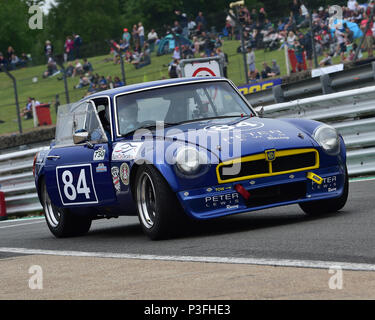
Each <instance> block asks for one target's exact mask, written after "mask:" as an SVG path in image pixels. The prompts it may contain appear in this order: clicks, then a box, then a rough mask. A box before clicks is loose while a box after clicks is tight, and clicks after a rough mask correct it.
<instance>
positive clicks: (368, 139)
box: [256, 86, 375, 176]
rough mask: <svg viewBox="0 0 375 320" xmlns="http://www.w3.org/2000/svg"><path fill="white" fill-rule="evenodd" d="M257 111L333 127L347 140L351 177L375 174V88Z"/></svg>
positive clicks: (292, 102)
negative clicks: (320, 122) (310, 120)
mask: <svg viewBox="0 0 375 320" xmlns="http://www.w3.org/2000/svg"><path fill="white" fill-rule="evenodd" d="M256 110H257V111H258V113H259V114H260V115H261V116H263V117H267V118H304V119H312V120H318V121H322V122H325V123H328V124H330V125H332V126H333V127H335V128H336V129H337V130H338V132H339V133H340V134H341V135H342V136H343V138H344V141H345V144H346V147H347V163H348V171H349V175H350V176H358V175H365V174H372V173H375V86H372V87H366V88H362V89H354V90H348V91H343V92H338V93H332V94H327V95H321V96H317V97H312V98H306V99H301V100H295V101H290V102H285V103H279V104H273V105H270V106H265V107H257V108H256Z"/></svg>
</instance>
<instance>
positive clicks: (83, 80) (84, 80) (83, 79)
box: [74, 74, 90, 89]
mask: <svg viewBox="0 0 375 320" xmlns="http://www.w3.org/2000/svg"><path fill="white" fill-rule="evenodd" d="M88 76H89V75H88V74H85V75H81V76H80V77H79V83H78V84H77V85H76V86H75V87H74V89H81V88H83V87H87V86H89V85H90V80H89V78H88Z"/></svg>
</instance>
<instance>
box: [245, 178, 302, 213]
mask: <svg viewBox="0 0 375 320" xmlns="http://www.w3.org/2000/svg"><path fill="white" fill-rule="evenodd" d="M249 192H250V198H249V200H247V202H246V205H247V206H248V207H249V208H254V207H260V206H265V205H269V204H273V203H279V202H287V201H295V200H298V199H303V198H305V197H306V182H296V183H287V184H283V185H278V186H272V187H265V188H259V189H254V190H250V191H249Z"/></svg>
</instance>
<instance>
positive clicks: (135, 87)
mask: <svg viewBox="0 0 375 320" xmlns="http://www.w3.org/2000/svg"><path fill="white" fill-rule="evenodd" d="M207 80H220V81H223V80H225V81H228V79H226V78H222V77H201V78H174V79H166V80H157V81H150V82H142V83H136V84H131V85H128V86H122V87H119V88H115V89H109V90H104V91H100V92H97V93H94V94H92V95H89V96H87V97H85V98H83V99H82V100H81V101H84V100H87V99H93V98H95V97H102V96H109V97H113V96H115V95H117V94H119V93H126V92H131V91H137V90H142V89H152V88H155V87H159V86H167V85H173V84H181V83H188V82H204V81H207Z"/></svg>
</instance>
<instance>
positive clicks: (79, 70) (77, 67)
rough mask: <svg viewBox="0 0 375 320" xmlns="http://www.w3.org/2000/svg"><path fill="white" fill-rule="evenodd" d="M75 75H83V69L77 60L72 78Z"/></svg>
mask: <svg viewBox="0 0 375 320" xmlns="http://www.w3.org/2000/svg"><path fill="white" fill-rule="evenodd" d="M77 74H78V75H81V74H83V67H82V64H81V63H80V62H79V60H78V59H77V60H76V62H75V66H74V70H73V74H72V77H73V78H74V77H75V76H76V75H77Z"/></svg>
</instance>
